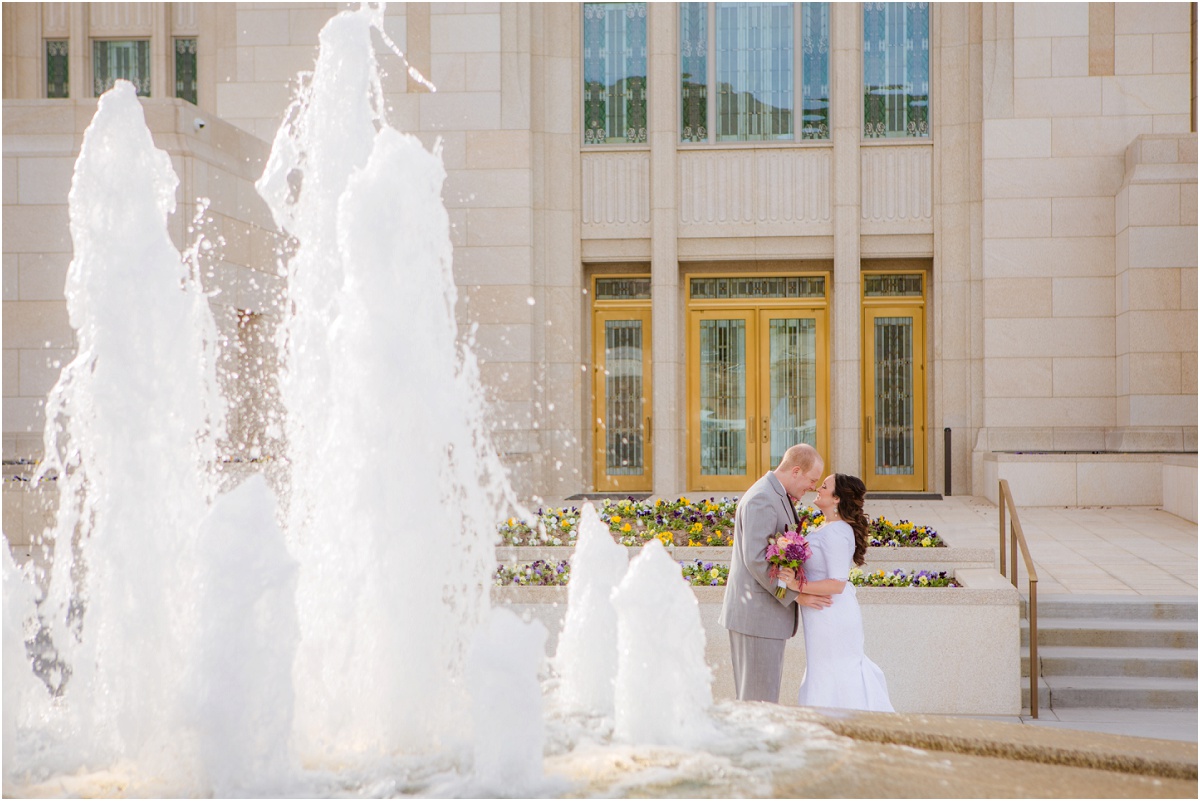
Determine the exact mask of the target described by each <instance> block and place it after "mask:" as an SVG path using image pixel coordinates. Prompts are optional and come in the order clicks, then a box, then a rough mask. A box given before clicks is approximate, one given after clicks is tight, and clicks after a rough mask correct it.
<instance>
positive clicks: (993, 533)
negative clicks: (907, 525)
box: [867, 496, 1197, 598]
mask: <svg viewBox="0 0 1200 801" xmlns="http://www.w3.org/2000/svg"><path fill="white" fill-rule="evenodd" d="M1017 513H1018V515H1019V516H1020V520H1021V528H1022V530H1023V531H1024V532H1025V541H1026V542H1027V543H1028V544H1029V551H1030V553H1031V555H1032V556H1033V562H1034V566H1035V567H1036V569H1037V574H1038V595H1039V597H1040V596H1041V595H1046V594H1055V593H1072V594H1087V595H1093V594H1094V595H1167V596H1182V597H1188V598H1195V597H1196V576H1197V566H1196V524H1195V523H1191V522H1189V521H1187V520H1184V519H1183V518H1180V517H1176V516H1175V515H1173V514H1170V513H1168V512H1163V511H1161V510H1158V509H1150V508H1145V507H1141V508H1137V507H1116V506H1114V507H1090V508H1076V507H1071V508H1066V507H1053V508H1034V507H1028V508H1024V509H1023V508H1021V507H1020V499H1018V505H1017ZM867 514H869V515H871V516H872V517H879V516H883V517H886V518H887V519H888V520H892V521H898V520H909V521H911V522H913V523H919V524H920V523H923V524H925V525H929V526H933V528H934V529H936V530H937V532H938V533H939V534H941V535H942V537H943V539H945V540H946V541H947V542H948V543H949V544H950V545H951V546H957V547H960V548H991V549H993V550H997V549H998V548H999V545H1000V519H999V510H998V509H997V507H995V506H994V505H992V503H991V502H990V501H988V500H987V499H986V498H972V497H968V496H955V497H950V498H946V499H944V500H940V501H890V500H881V501H872V500H870V499H869V498H868V500H867ZM1018 558H1019V557H1018ZM1017 575H1018V578H1019V580H1020V588H1021V592H1022V593H1023V594H1024V593H1025V586H1026V578H1027V576H1026V571H1025V564H1024V562H1023V561H1021V562H1020V564H1019V565H1018V571H1017Z"/></svg>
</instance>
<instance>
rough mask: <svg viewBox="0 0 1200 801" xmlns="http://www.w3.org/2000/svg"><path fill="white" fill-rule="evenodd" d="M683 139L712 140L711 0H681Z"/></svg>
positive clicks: (680, 66)
mask: <svg viewBox="0 0 1200 801" xmlns="http://www.w3.org/2000/svg"><path fill="white" fill-rule="evenodd" d="M679 80H680V87H679V88H680V92H679V94H680V97H681V98H682V100H683V118H682V128H681V135H680V139H682V140H683V141H684V142H707V141H708V3H680V4H679Z"/></svg>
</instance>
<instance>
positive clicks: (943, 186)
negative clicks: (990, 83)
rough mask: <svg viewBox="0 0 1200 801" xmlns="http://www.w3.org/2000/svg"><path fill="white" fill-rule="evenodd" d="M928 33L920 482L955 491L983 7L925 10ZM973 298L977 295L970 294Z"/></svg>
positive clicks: (970, 332)
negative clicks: (929, 203)
mask: <svg viewBox="0 0 1200 801" xmlns="http://www.w3.org/2000/svg"><path fill="white" fill-rule="evenodd" d="M930 8H931V11H932V12H933V23H934V26H933V27H934V30H935V31H936V32H937V38H936V40H935V41H936V44H935V48H936V53H937V58H936V60H935V64H936V72H935V74H934V75H933V79H934V81H933V83H934V86H935V87H937V89H936V90H935V91H936V92H937V96H938V102H937V105H936V107H935V109H934V114H933V126H934V131H933V133H934V140H933V141H934V186H935V187H936V189H935V191H934V212H933V218H934V261H933V272H932V275H930V277H929V288H928V291H927V298H928V303H927V309H928V312H927V313H928V321H929V322H928V329H927V331H928V334H929V339H930V341H931V345H932V350H931V354H930V355H931V358H930V359H929V365H930V381H929V390H930V395H929V403H928V404H927V405H928V412H927V416H928V419H929V425H930V432H929V436H927V437H926V443H927V446H928V450H927V453H928V455H929V458H928V463H929V465H930V468H931V469H929V470H927V472H926V477H927V480H926V486H927V488H928V489H929V490H930V491H933V492H941V491H943V489H944V487H945V477H946V473H947V471H949V472H950V474H951V477H952V479H953V481H952V485H953V486H952V491H953V492H954V494H956V495H969V494H970V493H971V480H970V463H971V459H970V455H971V448H972V446H973V445H974V442H975V428H976V426H977V425H978V424H979V422H978V421H979V418H978V417H977V416H976V415H975V414H973V408H972V407H973V404H974V403H975V401H974V398H976V397H977V396H978V395H981V394H982V393H981V392H977V391H976V390H977V389H981V387H980V386H979V385H977V384H974V383H973V382H974V375H975V371H974V370H973V363H974V360H975V359H977V358H979V357H980V356H982V343H981V332H976V328H977V327H978V320H977V315H976V314H973V313H972V296H973V293H974V292H975V287H976V285H977V284H979V283H980V278H981V272H982V264H981V261H982V250H981V247H982V243H981V241H980V231H981V225H980V222H981V219H982V209H981V204H980V193H981V184H982V165H983V162H982V153H981V146H982V138H981V134H980V128H981V122H980V121H981V116H982V104H983V97H982V80H981V77H980V70H981V66H982V36H983V31H982V27H983V10H982V8H981V7H980V6H979V5H974V4H967V3H944V4H942V3H939V4H936V5H934V6H931V7H930ZM976 294H979V296H980V297H982V291H981V290H980V291H979V292H978V293H976ZM945 428H950V429H951V431H952V441H953V448H952V455H951V461H952V464H949V465H947V464H945V463H944V462H945V458H944V453H945V451H944V447H943V446H944V439H943V437H944V433H943V429H945Z"/></svg>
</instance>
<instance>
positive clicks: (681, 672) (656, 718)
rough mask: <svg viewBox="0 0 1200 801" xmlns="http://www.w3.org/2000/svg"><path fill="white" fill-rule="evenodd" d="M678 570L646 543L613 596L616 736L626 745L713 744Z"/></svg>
mask: <svg viewBox="0 0 1200 801" xmlns="http://www.w3.org/2000/svg"><path fill="white" fill-rule="evenodd" d="M680 576H681V573H680V569H679V563H678V562H676V561H674V560H673V559H671V557H670V556H668V555H667V551H666V548H664V547H663V544H662V543H661V542H659V541H658V540H650V541H649V542H648V543H646V545H645V546H644V547H643V548H642V552H641V554H639V555H638V557H637V558H636V559H634V560H633V562H632V563H631V564H630V565H629V572H628V573H627V574H626V575H625V578H624V579H622V581H621V584H620V585H619V586H618V587H617V589H616V590H615V591H614V592H613V595H612V604H613V606H614V607H615V608H616V610H617V619H618V629H617V630H618V652H619V655H618V666H617V683H616V694H615V700H616V729H615V731H614V738H615V739H617V740H622V741H624V742H632V743H654V744H659V745H695V744H699V743H701V742H704V741H705V740H706V739H709V738H710V737H711V736H712V730H711V725H710V724H709V722H708V719H707V717H706V716H705V713H706V712H707V711H708V709H709V708H710V707H711V706H712V671H711V670H709V668H708V666H707V665H706V664H705V663H704V627H703V626H702V625H701V623H700V611H699V605H698V604H697V602H696V596H695V594H694V593H693V592H692V588H691V587H690V586H689V585H687V584H685V583H684V582H683V581H682V580H681V578H680Z"/></svg>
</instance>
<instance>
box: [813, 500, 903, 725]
mask: <svg viewBox="0 0 1200 801" xmlns="http://www.w3.org/2000/svg"><path fill="white" fill-rule="evenodd" d="M808 542H809V545H810V546H811V547H812V556H811V557H810V558H809V560H808V561H807V562H805V563H804V573H805V576H806V577H807V579H808V581H819V580H821V579H826V578H833V579H840V580H842V581H846V587H845V589H843V590H842V592H841V594H839V595H834V596H833V605H832V606H829V607H827V608H825V609H809V608H808V607H804V606H802V607H800V613H801V615H802V616H803V618H804V651H805V656H806V657H807V659H808V666H807V668H805V671H804V679H803V681H801V682H800V700H799V703H800V705H801V706H819V707H832V708H836V709H864V710H867V711H871V712H895V711H896V710H895V709H893V708H892V702H891V701H890V700H889V699H888V691H887V681H886V680H885V679H884V677H883V671H882V670H880V669H879V666H878V665H876V664H875V663H874V662H872V661H871V660H870V659H867V657H866V654H864V653H863V622H862V610H860V609H859V606H858V597H857V596H856V595H855V593H854V585H853V584H851V583H850V582H849V581H848V580H847V579H848V578H849V576H850V563H851V562H852V561H853V559H854V530H853V529H852V528H850V524H849V523H846V522H844V521H841V520H837V521H834V522H831V523H826V524H825V525H823V526H821V527H820V528H819V529H817V530H816V531H814V532H812V533H811V534H810V535H809V536H808Z"/></svg>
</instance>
